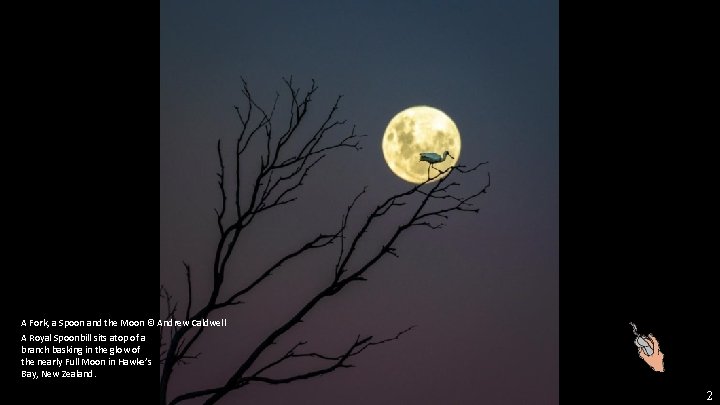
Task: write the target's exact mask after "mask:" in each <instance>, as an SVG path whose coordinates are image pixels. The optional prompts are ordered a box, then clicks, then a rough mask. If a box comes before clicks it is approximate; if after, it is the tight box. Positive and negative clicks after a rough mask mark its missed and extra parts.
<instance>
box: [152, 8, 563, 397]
mask: <svg viewBox="0 0 720 405" xmlns="http://www.w3.org/2000/svg"><path fill="white" fill-rule="evenodd" d="M310 3H312V4H310ZM160 17H161V19H160V258H161V263H160V265H161V268H160V272H161V280H162V281H163V283H165V284H166V285H167V286H168V288H169V289H170V291H171V292H172V293H173V294H174V295H175V296H176V297H177V298H180V299H184V297H185V295H184V294H185V285H184V279H183V277H184V269H183V266H182V261H183V260H185V261H186V262H187V263H188V264H190V265H191V266H193V271H194V273H193V275H194V282H195V285H194V288H195V292H196V296H195V297H194V298H193V299H194V300H197V302H199V301H200V300H201V299H202V298H205V297H206V296H207V288H208V286H209V285H208V280H209V278H210V276H209V275H208V271H209V269H210V266H211V264H212V255H213V251H214V248H215V244H216V243H217V239H218V232H217V226H216V223H215V216H214V213H213V208H216V207H218V205H219V203H220V195H219V191H218V189H217V183H216V176H215V173H216V171H217V170H218V162H217V155H216V149H215V148H216V142H217V140H218V139H223V141H224V142H225V144H226V145H230V144H231V142H232V139H233V136H234V135H236V134H237V133H238V130H239V128H240V122H239V120H238V119H237V116H236V115H235V111H234V109H233V106H234V105H243V104H242V103H243V102H244V100H243V97H242V94H241V89H242V82H241V77H244V78H245V79H246V80H247V82H248V85H249V87H250V89H251V91H252V92H253V95H254V96H256V97H257V99H258V100H259V101H260V102H261V103H263V104H265V105H269V104H271V103H272V100H273V97H274V94H275V92H276V91H279V92H280V94H281V100H283V97H284V96H286V93H283V91H284V90H285V89H284V87H283V86H284V84H283V81H282V78H283V77H289V76H291V75H292V76H293V78H294V81H295V84H296V85H298V86H300V87H302V88H303V89H307V87H308V86H309V85H310V82H311V79H315V80H316V81H317V84H318V86H319V90H318V93H317V95H316V97H314V99H313V103H312V104H311V111H310V113H309V114H310V121H311V122H314V121H313V120H315V121H316V120H317V119H318V118H320V117H322V116H323V114H325V113H326V112H327V111H328V109H329V108H330V107H331V106H332V103H333V101H334V99H335V97H336V96H337V95H338V94H343V95H344V98H343V100H342V101H341V105H340V107H341V108H340V110H339V112H338V117H339V118H347V120H348V124H349V125H352V124H355V125H357V130H358V132H360V133H364V134H367V137H365V138H363V139H362V145H363V147H364V149H363V150H362V151H359V152H354V151H349V150H348V151H339V152H338V153H336V154H334V155H333V156H332V157H330V158H328V159H326V161H323V162H322V163H321V165H320V166H319V167H318V168H317V170H316V171H315V172H314V174H313V175H312V177H311V178H310V179H309V180H308V181H307V184H306V186H305V187H304V189H303V190H302V192H301V193H300V194H298V195H299V197H300V199H299V201H298V202H297V203H295V204H293V205H290V206H288V207H285V208H282V209H280V210H278V211H275V213H274V214H272V215H269V216H268V217H265V218H262V219H258V221H257V222H255V223H254V224H253V228H252V229H250V230H249V232H248V233H247V234H244V236H243V238H242V239H241V241H240V242H239V248H238V249H239V250H238V251H237V255H236V257H234V260H233V261H232V262H231V266H230V269H229V270H228V271H229V273H230V274H229V275H228V281H227V283H241V284H242V283H243V282H244V281H245V280H248V279H249V278H250V277H252V275H253V274H257V272H259V271H261V270H262V269H263V267H264V266H266V265H267V264H269V263H271V262H272V261H273V260H274V259H277V258H278V255H281V254H283V253H286V252H289V251H290V250H292V249H294V248H297V247H298V244H300V243H304V241H305V240H306V239H307V238H309V237H312V236H314V235H316V234H317V233H319V232H322V231H327V230H329V229H333V228H334V227H336V226H337V225H338V224H339V222H340V220H341V218H342V214H343V212H344V210H345V207H346V205H347V204H348V203H349V202H350V200H352V198H353V196H354V195H355V194H357V193H358V192H359V191H361V190H362V188H363V187H364V186H366V185H367V186H368V193H367V195H366V196H364V197H363V199H362V200H361V202H360V204H359V205H358V207H357V211H356V216H355V217H353V218H354V219H353V221H354V222H353V226H356V225H357V224H358V223H359V222H360V221H362V220H364V218H365V215H364V214H366V213H368V211H369V210H371V209H372V208H373V207H374V206H375V205H377V203H378V202H379V201H380V200H381V199H382V198H384V197H387V196H390V195H391V194H395V193H398V192H401V191H404V190H405V189H406V188H407V187H408V183H405V182H404V181H402V180H400V179H399V178H397V177H396V176H395V175H393V174H392V172H391V171H390V170H389V169H388V167H387V165H386V164H385V162H384V160H383V156H382V151H381V149H380V142H381V139H382V135H383V132H384V129H385V126H386V125H387V123H388V121H389V120H390V119H391V118H392V117H393V116H394V115H395V114H396V113H398V112H399V111H401V110H403V109H405V108H407V107H409V106H413V105H429V106H433V107H435V108H438V109H440V110H442V111H444V112H445V113H446V114H448V115H449V116H450V117H451V118H452V119H453V120H454V121H455V123H456V125H457V126H458V129H459V130H460V133H461V136H462V142H463V149H462V158H461V163H462V164H467V165H470V164H473V163H477V162H481V161H489V162H490V163H489V164H488V165H487V166H483V168H482V169H481V172H478V173H475V174H473V175H468V176H467V177H463V178H461V181H462V189H461V192H464V193H467V192H471V191H473V190H477V189H478V188H479V187H482V185H483V184H484V182H485V180H486V173H487V172H488V171H489V172H490V173H491V176H492V187H491V189H490V190H489V193H488V194H486V195H484V196H482V198H481V200H479V203H478V204H479V205H478V206H479V208H480V212H479V213H478V214H477V215H474V214H465V213H460V214H458V215H455V216H453V217H452V218H451V219H450V220H449V221H448V223H447V225H446V227H445V228H444V229H440V230H434V231H431V230H429V229H427V230H426V229H417V230H414V231H412V232H411V233H408V234H406V235H404V237H403V238H402V239H401V240H400V242H399V244H398V254H399V256H400V258H399V259H396V258H393V257H391V256H389V257H386V258H384V259H383V260H382V261H381V262H380V264H379V265H377V266H376V267H375V268H373V269H372V270H371V272H370V273H369V274H368V278H369V282H367V283H362V284H358V285H354V286H352V287H351V288H350V289H349V290H348V291H346V292H343V293H342V294H339V295H338V296H335V297H332V298H331V299H328V300H326V301H323V302H322V303H321V304H320V306H319V307H318V308H317V310H316V311H314V312H313V313H312V314H311V316H309V317H307V318H306V319H305V322H304V323H303V324H302V325H301V326H300V327H298V328H296V329H293V330H292V332H291V333H290V334H289V335H288V337H287V338H285V339H281V340H280V341H279V342H278V349H277V351H275V352H274V353H281V352H284V350H285V351H286V350H287V349H288V348H289V347H290V346H292V345H293V344H294V343H296V342H297V341H298V340H301V339H303V340H308V341H310V343H309V346H310V348H311V349H317V350H326V351H328V352H330V353H335V352H337V351H339V350H342V349H343V348H344V347H345V346H346V345H347V344H349V343H351V342H352V340H354V338H355V336H356V335H357V334H359V333H360V334H363V335H374V336H376V337H377V338H384V337H391V336H393V335H394V334H395V333H396V332H398V331H400V330H402V329H405V328H406V327H408V326H411V325H418V326H417V328H416V329H414V330H413V331H411V332H410V333H408V334H406V335H403V336H402V338H401V339H400V340H399V341H397V342H392V343H388V344H385V345H381V346H377V347H374V348H372V350H367V351H366V352H363V353H362V355H360V356H358V357H355V358H354V359H353V361H352V363H353V364H355V365H356V366H357V367H356V368H352V369H341V370H339V371H337V372H335V373H332V374H330V375H326V376H323V377H320V378H317V379H312V380H306V381H300V382H295V383H292V384H289V385H283V386H266V385H261V384H260V385H251V386H249V387H247V388H244V389H242V390H240V391H236V392H234V393H232V394H230V396H228V397H227V398H226V399H225V401H224V402H225V403H241V402H242V403H249V404H254V405H268V404H286V403H292V404H348V405H353V404H479V403H482V404H527V403H532V404H554V403H557V402H558V391H559V388H558V380H559V376H558V355H559V353H558V352H559V343H558V339H559V337H558V335H559V333H558V327H559V326H558V311H559V308H558V210H559V207H558V187H559V181H558V75H559V70H558V59H559V57H558V4H557V2H556V1H443V2H439V1H437V2H430V1H415V2H381V1H377V2H373V1H364V2H358V1H333V2H287V1H285V2H274V1H262V2H260V1H257V2H230V1H227V2H223V1H218V2H211V3H207V2H192V1H165V2H161V10H160ZM283 112H284V110H281V111H280V112H279V118H280V119H281V120H284V119H285V118H286V115H284V114H283ZM349 129H350V126H346V127H344V128H343V129H342V130H340V131H337V132H335V133H334V134H335V136H342V135H343V134H345V133H346V132H347V131H348V130H349ZM343 131H345V132H343ZM258 160H259V159H258ZM256 166H257V160H252V161H251V162H243V163H242V167H243V169H244V170H246V172H247V173H250V171H251V170H252V169H254V168H255V167H256ZM388 229H389V228H388ZM377 232H378V235H383V229H382V228H381V229H378V230H377ZM378 243H379V242H378ZM373 247H376V246H374V245H373V240H372V239H369V240H368V249H372V248H373ZM334 254H335V250H333V249H332V248H331V250H329V251H328V252H326V254H322V253H320V254H316V253H313V254H311V255H309V256H308V257H306V258H304V259H302V260H299V261H296V262H293V263H292V264H291V265H289V266H287V267H284V268H283V271H281V272H279V273H278V274H276V275H275V276H273V277H272V278H271V279H270V280H269V281H268V282H267V283H266V284H265V285H264V286H263V287H262V288H260V289H258V290H257V291H255V292H254V293H253V294H251V295H250V296H248V297H247V299H246V301H247V304H245V305H242V306H240V307H237V308H235V309H234V310H233V311H232V312H231V311H226V312H224V313H223V316H227V318H228V324H229V326H228V327H227V328H224V329H214V330H211V331H210V333H208V334H206V336H204V337H203V338H202V340H201V341H199V342H198V350H199V351H200V352H202V355H201V356H200V358H199V359H197V360H195V361H193V362H191V363H190V364H189V365H186V366H181V367H180V368H179V369H178V371H177V373H176V374H175V376H174V380H173V381H172V382H171V388H170V392H171V394H174V395H177V394H180V393H183V392H187V391H189V390H194V389H200V388H208V387H212V386H216V385H218V384H222V383H223V382H224V381H225V380H226V379H227V377H228V375H229V374H230V373H231V372H232V370H233V367H234V366H237V365H238V363H240V362H241V361H242V360H244V356H245V355H246V354H247V352H248V350H250V349H251V348H252V347H253V345H255V344H257V342H258V341H259V340H260V339H262V338H263V337H264V335H265V334H267V333H268V332H269V331H270V330H272V329H274V328H275V327H277V326H278V325H279V323H281V322H283V321H284V320H286V319H287V316H288V315H289V314H291V313H294V312H295V311H296V309H297V307H298V305H300V304H301V303H302V302H304V301H305V300H307V298H308V297H310V296H311V294H313V292H314V291H317V289H318V288H320V287H321V286H322V285H323V284H322V282H323V280H327V277H328V275H329V274H331V273H332V264H333V263H332V260H333V258H334V257H335V256H334ZM268 358H269V357H268ZM174 395H171V396H174ZM221 403H223V402H221Z"/></svg>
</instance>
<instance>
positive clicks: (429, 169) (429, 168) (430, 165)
mask: <svg viewBox="0 0 720 405" xmlns="http://www.w3.org/2000/svg"><path fill="white" fill-rule="evenodd" d="M431 166H432V164H429V165H428V180H430V167H431Z"/></svg>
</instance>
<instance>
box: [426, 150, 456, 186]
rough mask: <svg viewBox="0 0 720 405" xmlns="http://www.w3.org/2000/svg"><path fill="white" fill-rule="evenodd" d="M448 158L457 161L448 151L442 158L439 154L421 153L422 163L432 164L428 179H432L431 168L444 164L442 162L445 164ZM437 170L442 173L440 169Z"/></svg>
mask: <svg viewBox="0 0 720 405" xmlns="http://www.w3.org/2000/svg"><path fill="white" fill-rule="evenodd" d="M448 156H450V158H451V159H455V158H454V157H452V155H451V154H450V152H448V151H445V152H444V153H443V154H442V156H440V155H439V154H437V153H435V152H422V153H420V161H421V162H428V163H430V165H429V166H428V179H430V168H431V167H433V165H434V164H435V163H442V162H444V161H445V159H446V158H447V157H448ZM433 168H434V167H433ZM435 170H437V171H438V172H439V171H440V170H438V169H435Z"/></svg>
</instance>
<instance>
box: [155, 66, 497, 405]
mask: <svg viewBox="0 0 720 405" xmlns="http://www.w3.org/2000/svg"><path fill="white" fill-rule="evenodd" d="M284 82H285V85H286V87H287V90H288V92H289V105H290V111H289V119H288V120H287V124H286V125H285V126H283V128H282V130H281V131H279V133H276V132H274V131H275V126H274V123H275V122H276V119H275V113H276V107H277V102H278V99H279V97H280V96H279V94H276V96H275V101H274V102H273V105H272V107H270V108H269V109H265V108H262V107H261V106H260V105H259V104H258V103H257V102H256V99H255V98H253V96H252V95H251V92H250V90H249V88H248V85H247V83H246V82H245V81H244V80H243V91H242V93H243V95H244V98H245V102H246V106H245V107H244V108H240V107H237V106H236V107H235V111H236V113H237V116H238V118H239V119H240V126H241V130H240V135H239V136H238V137H237V139H236V140H235V144H234V159H233V162H232V167H231V168H232V169H233V170H234V173H233V175H231V176H229V175H228V173H227V172H228V168H227V167H226V165H225V162H224V160H223V151H222V144H221V142H220V141H218V143H217V152H218V159H219V163H220V171H219V173H218V179H219V180H218V185H219V189H220V195H221V203H220V208H219V209H217V210H216V211H215V212H216V215H217V226H218V230H219V234H220V238H219V241H218V244H217V247H216V249H215V255H214V258H213V265H212V280H213V281H212V290H211V291H210V293H209V297H208V298H207V300H206V301H203V302H201V303H199V304H198V303H194V302H193V300H192V299H193V289H192V279H191V267H190V266H189V265H187V264H185V263H184V267H185V269H184V270H185V278H186V280H187V302H186V304H185V305H184V308H183V309H178V306H177V305H178V303H177V301H176V300H174V299H173V298H172V297H171V296H170V294H169V293H168V291H167V290H166V289H165V288H164V287H162V286H161V297H163V299H164V300H165V310H164V311H165V316H166V319H168V320H171V319H178V317H182V318H183V319H184V320H189V321H193V320H201V319H204V318H208V317H209V316H210V315H211V314H213V313H214V312H215V311H218V310H219V309H222V308H227V307H232V306H235V305H238V304H241V303H242V299H243V298H244V296H245V295H246V294H248V293H249V292H250V291H252V290H253V289H255V288H256V287H257V286H258V285H260V284H261V283H264V282H267V281H268V280H269V279H270V277H271V276H272V274H273V273H276V272H278V271H281V270H282V268H283V267H287V265H289V264H290V262H291V261H292V260H294V259H296V258H298V257H299V256H301V255H304V254H306V253H308V252H310V251H313V250H317V249H325V248H328V247H329V246H331V245H334V246H336V247H337V252H336V253H335V254H337V260H334V259H333V263H334V268H333V269H332V270H330V269H328V271H332V272H333V273H331V274H334V276H333V277H332V278H331V281H330V282H329V283H328V284H327V285H326V286H325V287H324V288H322V289H321V290H320V291H316V292H315V293H314V295H312V298H310V299H309V300H308V301H307V302H305V304H304V305H302V306H301V307H300V308H299V309H298V310H297V312H296V313H295V314H294V315H293V316H292V317H291V318H290V319H287V320H284V321H283V322H280V323H279V325H278V326H277V328H276V329H275V330H273V331H272V332H271V333H270V334H268V335H267V336H266V337H264V338H263V339H262V340H261V341H260V342H259V343H258V344H257V346H256V347H255V348H254V349H253V350H252V351H251V352H250V354H249V355H248V356H247V358H246V359H245V360H244V361H243V362H242V363H240V364H238V365H237V367H236V368H235V371H234V372H233V373H232V374H231V375H228V376H227V380H225V382H224V383H222V384H219V385H218V386H216V387H211V388H207V389H203V390H198V391H192V392H187V393H184V394H181V395H179V396H177V397H175V398H172V399H170V398H168V395H167V393H168V384H169V382H170V380H171V377H172V375H173V371H174V370H175V367H176V366H178V365H179V364H183V363H185V362H186V361H188V360H189V359H192V358H193V357H194V355H193V354H191V349H193V347H194V345H195V344H196V343H197V342H198V340H199V339H200V337H201V336H202V335H203V333H204V332H205V328H204V327H202V326H199V327H192V326H190V325H187V326H181V327H169V328H160V340H161V377H160V404H161V405H168V404H178V403H181V402H183V401H186V400H190V399H194V398H201V397H202V398H206V399H205V403H206V404H214V403H216V402H218V401H219V400H220V399H221V398H223V397H225V396H226V395H227V394H228V393H230V392H232V391H234V390H237V389H240V388H242V387H245V386H247V385H248V384H251V383H265V384H285V383H290V382H293V381H297V380H302V379H308V378H313V377H318V376H321V375H324V374H327V373H330V372H333V371H335V370H338V369H341V368H349V367H352V364H351V363H350V359H351V358H352V357H354V356H357V355H359V354H360V353H362V352H363V351H365V350H366V349H368V348H370V347H373V346H377V345H380V344H383V343H387V342H390V341H393V340H397V339H398V338H399V337H400V336H401V335H402V334H403V333H406V332H408V331H409V330H410V329H412V328H413V327H410V328H406V329H404V330H402V331H400V332H398V333H397V334H396V335H395V336H392V337H389V338H386V339H374V338H373V337H372V336H361V335H358V336H357V337H356V338H355V339H354V341H352V342H349V344H348V345H347V348H346V349H345V350H343V351H342V352H340V353H335V354H327V353H319V352H311V351H303V350H302V348H303V346H304V345H305V344H306V343H307V342H306V341H300V342H297V343H295V344H294V345H289V346H288V350H287V352H285V353H284V354H283V355H281V356H279V357H277V358H276V359H275V360H273V361H270V362H268V363H264V364H260V361H259V359H260V357H261V355H263V354H264V353H265V354H267V352H268V349H269V348H270V347H271V346H272V345H274V344H276V343H278V342H279V341H280V339H281V338H283V336H284V335H285V334H286V333H287V332H288V331H290V330H291V329H292V328H293V327H294V326H296V325H298V323H300V322H302V320H303V317H305V316H306V315H307V314H308V313H310V312H311V311H312V310H313V309H314V308H315V307H316V306H317V305H318V304H320V303H321V302H322V301H324V300H326V299H330V298H332V297H334V296H336V295H338V294H339V293H340V292H342V291H343V290H344V289H345V288H346V287H347V286H348V285H350V284H352V283H355V282H361V281H365V280H366V277H367V275H368V271H369V270H370V269H371V268H372V267H373V266H375V265H376V264H377V263H378V262H379V261H380V260H381V259H382V258H383V257H385V256H387V255H391V256H395V257H398V255H397V252H396V248H395V247H394V246H395V244H396V242H397V241H398V239H399V238H400V237H401V236H402V235H403V234H404V233H406V232H408V231H410V230H411V229H413V228H426V229H433V230H434V229H438V228H441V227H442V226H443V224H444V223H443V221H444V220H446V219H448V218H449V215H451V214H452V213H455V212H475V213H476V212H478V209H477V208H475V207H474V206H473V202H474V201H475V200H476V199H477V198H478V197H479V196H480V195H481V194H483V193H485V192H486V190H487V189H488V187H489V186H490V176H489V174H488V176H487V182H486V183H485V184H484V186H483V187H482V188H480V189H479V190H477V191H475V192H473V193H471V194H469V195H464V196H458V195H455V194H453V192H454V191H456V190H457V188H458V186H459V183H458V182H456V181H452V180H451V179H453V178H454V177H457V176H460V175H463V174H466V173H469V172H473V171H476V170H477V169H478V168H479V167H480V166H481V165H483V164H484V163H480V164H477V165H476V166H474V167H463V166H451V167H449V168H448V169H446V170H444V171H440V172H439V173H438V174H437V175H436V176H435V177H432V178H428V181H426V182H425V183H422V184H418V185H415V186H413V187H410V188H409V189H407V190H405V191H403V192H401V193H399V194H396V195H393V196H390V197H389V198H387V199H385V200H384V201H381V202H380V203H379V204H378V205H377V206H376V207H375V209H374V210H372V212H370V213H369V214H368V215H367V217H365V220H364V222H362V226H361V227H359V229H358V230H356V231H353V232H350V230H349V229H348V220H349V218H350V217H351V214H353V209H354V207H355V205H356V203H357V202H358V200H359V199H360V198H361V196H362V195H363V194H365V191H366V189H363V190H362V191H361V192H360V193H359V194H357V196H356V197H355V198H354V199H353V200H352V201H351V202H350V204H349V205H348V206H347V208H346V210H345V212H344V214H343V215H342V220H341V221H340V225H339V226H338V227H337V229H334V230H332V231H330V232H327V233H319V234H318V235H317V236H316V237H315V238H313V239H311V240H308V241H306V242H305V243H303V244H301V245H300V247H299V248H298V249H296V250H294V251H292V252H289V253H287V254H286V255H285V256H283V257H281V258H279V260H277V261H276V262H275V263H274V264H273V265H271V266H270V267H268V268H267V269H264V270H262V271H259V272H258V273H257V274H256V276H255V278H254V280H253V281H252V282H250V283H249V284H247V285H226V284H227V283H225V275H226V270H227V267H228V262H229V260H230V258H231V256H232V255H233V254H237V252H236V251H235V247H236V243H237V241H238V238H239V237H240V235H241V234H242V233H243V232H246V230H247V229H248V227H249V226H250V224H251V223H252V222H253V221H254V220H255V219H256V218H258V217H259V216H260V215H263V214H266V213H268V212H271V211H272V210H275V209H278V208H280V207H282V206H286V205H289V204H291V203H292V202H293V201H295V200H296V199H297V198H298V197H297V193H298V192H299V191H300V189H301V187H302V186H303V182H304V180H305V179H306V178H307V176H308V175H309V174H310V173H311V171H312V170H313V169H314V168H316V167H317V165H318V164H319V163H320V161H322V160H323V158H325V157H326V156H327V155H328V154H330V153H334V152H336V151H339V150H341V149H360V146H359V142H358V141H359V138H360V137H361V135H358V134H356V132H355V127H353V128H352V129H351V130H350V131H349V133H346V135H344V136H340V137H337V138H333V137H332V136H331V135H330V134H331V133H332V132H337V131H338V130H341V129H342V128H344V124H345V121H343V120H337V119H336V118H335V115H336V112H337V111H338V106H339V102H340V99H341V96H339V97H338V98H337V99H336V101H335V103H334V105H333V106H332V108H331V109H330V111H329V112H328V113H327V115H326V117H325V119H324V120H323V121H322V123H321V124H320V125H319V127H317V128H315V129H314V130H313V131H311V132H309V133H308V134H307V135H306V138H299V137H300V132H301V130H300V126H301V124H302V123H303V122H304V121H305V120H306V116H307V113H308V109H309V106H310V103H311V100H312V96H313V95H314V94H315V92H316V91H317V86H316V85H315V82H314V81H313V82H312V85H311V87H310V88H309V89H308V90H307V91H305V92H301V91H300V89H299V88H297V87H295V86H294V85H293V82H292V78H291V79H289V80H286V79H284ZM303 130H304V128H303ZM326 138H327V139H326ZM331 138H332V139H331ZM298 139H299V141H298ZM291 140H295V142H290V141H291ZM253 141H256V142H262V144H261V145H262V147H261V149H262V150H263V151H262V152H261V153H260V156H259V161H260V162H259V168H258V169H257V175H256V176H255V177H254V181H252V182H251V183H250V184H249V185H248V187H247V188H245V187H244V185H243V184H241V180H240V179H241V178H242V176H241V173H240V162H241V161H244V162H248V161H252V160H254V159H251V158H252V157H253V156H248V154H249V151H250V150H251V148H249V146H250V145H251V143H252V142H253ZM255 159H257V157H255ZM485 163H487V162H485ZM241 191H242V192H241ZM387 215H397V217H398V218H403V217H406V219H404V220H402V221H401V222H400V224H399V225H397V226H395V227H394V229H393V231H392V232H391V233H390V234H389V236H385V237H383V238H382V239H381V240H380V242H381V243H380V244H379V245H380V247H379V248H377V249H376V251H374V253H372V254H371V255H369V257H362V258H360V257H356V256H358V253H357V252H358V246H359V245H360V244H361V243H363V242H364V241H365V240H366V239H368V238H371V237H373V236H371V235H373V233H372V232H371V230H372V228H373V225H376V224H377V222H378V220H379V219H380V218H382V217H384V216H387ZM377 240H378V239H377V237H376V239H374V241H377ZM351 259H353V261H352V263H353V264H352V265H351V264H350V263H351ZM302 358H305V359H308V358H312V359H314V360H317V361H320V362H322V363H324V365H323V366H319V367H316V368H312V369H308V370H306V371H304V372H300V373H296V374H292V375H284V376H277V375H275V373H276V372H277V367H278V366H279V365H281V364H286V363H288V362H292V361H293V360H296V359H302Z"/></svg>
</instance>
